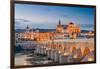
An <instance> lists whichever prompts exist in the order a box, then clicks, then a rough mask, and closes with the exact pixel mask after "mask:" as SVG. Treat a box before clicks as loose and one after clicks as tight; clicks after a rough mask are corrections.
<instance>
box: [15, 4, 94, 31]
mask: <svg viewBox="0 0 100 69" xmlns="http://www.w3.org/2000/svg"><path fill="white" fill-rule="evenodd" d="M94 12H95V9H94V8H82V7H67V6H44V5H28V4H15V29H24V28H25V27H26V26H27V25H29V26H31V27H32V28H42V29H55V28H56V25H57V24H58V22H59V19H60V20H61V23H62V24H64V25H67V24H68V23H69V22H73V23H75V24H76V25H79V26H80V27H81V29H84V30H93V31H94Z"/></svg>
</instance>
